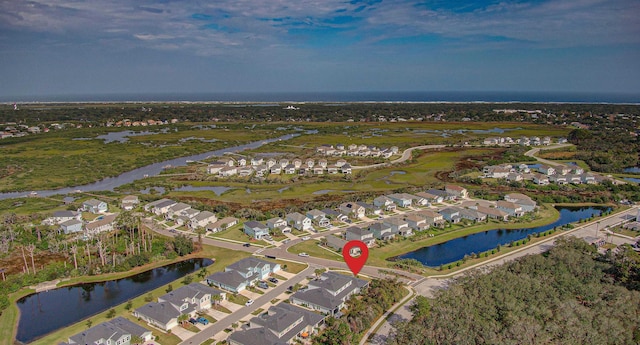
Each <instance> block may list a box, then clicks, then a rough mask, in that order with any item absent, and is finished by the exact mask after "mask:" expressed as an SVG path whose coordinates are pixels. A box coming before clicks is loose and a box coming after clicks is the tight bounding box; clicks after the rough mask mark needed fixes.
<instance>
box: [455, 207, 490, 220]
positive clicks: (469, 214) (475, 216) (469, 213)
mask: <svg viewBox="0 0 640 345" xmlns="http://www.w3.org/2000/svg"><path fill="white" fill-rule="evenodd" d="M460 217H462V219H468V220H471V221H473V222H484V221H485V220H487V215H486V214H485V213H482V212H480V211H478V210H474V209H470V208H461V209H460Z"/></svg>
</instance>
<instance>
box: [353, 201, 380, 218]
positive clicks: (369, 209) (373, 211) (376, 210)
mask: <svg viewBox="0 0 640 345" xmlns="http://www.w3.org/2000/svg"><path fill="white" fill-rule="evenodd" d="M356 204H358V205H360V206H361V207H364V212H365V215H368V216H380V215H382V209H381V208H380V207H378V206H376V205H373V204H369V203H366V202H362V201H357V202H356Z"/></svg>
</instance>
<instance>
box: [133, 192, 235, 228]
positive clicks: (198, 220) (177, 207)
mask: <svg viewBox="0 0 640 345" xmlns="http://www.w3.org/2000/svg"><path fill="white" fill-rule="evenodd" d="M144 210H145V211H147V212H151V213H154V214H156V215H158V216H163V217H164V218H165V219H167V220H171V221H174V222H175V223H176V224H178V225H180V226H182V225H185V226H187V227H189V228H190V229H192V230H195V229H200V228H207V227H214V226H222V225H223V224H220V223H218V224H216V222H218V217H217V216H216V215H215V213H213V212H210V211H200V210H197V209H194V208H192V207H191V205H188V204H185V203H183V202H177V201H173V200H171V199H160V200H156V201H153V202H150V203H148V204H146V205H144ZM234 219H235V218H234ZM229 223H232V222H227V223H224V225H225V226H233V225H235V223H234V224H232V225H228V224H229ZM236 223H237V221H236Z"/></svg>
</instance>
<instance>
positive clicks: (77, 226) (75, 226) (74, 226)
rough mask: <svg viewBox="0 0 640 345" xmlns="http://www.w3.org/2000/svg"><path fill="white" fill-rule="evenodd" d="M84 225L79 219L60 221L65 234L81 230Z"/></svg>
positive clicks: (61, 229)
mask: <svg viewBox="0 0 640 345" xmlns="http://www.w3.org/2000/svg"><path fill="white" fill-rule="evenodd" d="M83 225H84V223H82V221H79V220H77V219H71V220H67V221H66V222H62V223H60V231H61V232H64V234H65V235H68V234H72V233H75V232H81V231H82V226H83Z"/></svg>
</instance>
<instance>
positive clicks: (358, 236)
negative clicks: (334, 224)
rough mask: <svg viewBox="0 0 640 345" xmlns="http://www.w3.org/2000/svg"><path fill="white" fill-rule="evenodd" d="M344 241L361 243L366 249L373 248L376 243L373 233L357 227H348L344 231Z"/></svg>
mask: <svg viewBox="0 0 640 345" xmlns="http://www.w3.org/2000/svg"><path fill="white" fill-rule="evenodd" d="M345 239H346V240H347V241H353V240H357V241H362V242H364V243H365V244H366V245H367V247H373V245H374V244H375V243H376V239H375V237H374V236H373V232H371V231H369V230H367V229H363V228H359V227H357V226H350V227H349V228H347V230H346V231H345Z"/></svg>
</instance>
